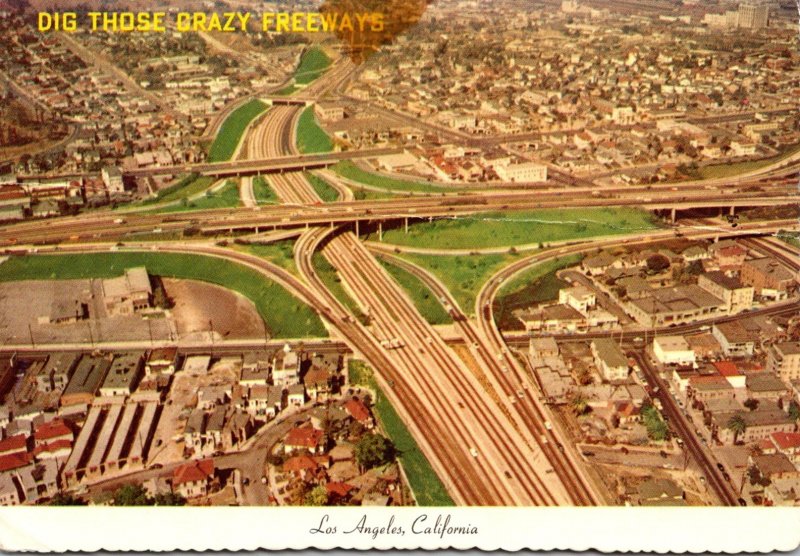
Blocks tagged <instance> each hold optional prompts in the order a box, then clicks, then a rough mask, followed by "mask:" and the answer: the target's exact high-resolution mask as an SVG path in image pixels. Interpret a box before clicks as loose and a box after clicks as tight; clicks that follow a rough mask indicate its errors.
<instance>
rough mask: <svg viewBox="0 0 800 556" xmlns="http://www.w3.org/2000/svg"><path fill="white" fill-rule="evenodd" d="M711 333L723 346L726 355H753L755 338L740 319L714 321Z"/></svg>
mask: <svg viewBox="0 0 800 556" xmlns="http://www.w3.org/2000/svg"><path fill="white" fill-rule="evenodd" d="M711 334H712V335H713V336H714V338H716V340H717V341H718V342H719V345H720V346H722V352H723V353H724V354H725V356H726V357H748V356H751V355H753V350H754V349H755V339H754V338H753V336H752V334H750V332H749V331H748V330H746V329H745V327H744V326H743V325H742V323H741V322H739V321H731V322H722V323H714V325H713V326H712V327H711Z"/></svg>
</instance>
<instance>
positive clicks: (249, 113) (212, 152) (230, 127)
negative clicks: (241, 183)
mask: <svg viewBox="0 0 800 556" xmlns="http://www.w3.org/2000/svg"><path fill="white" fill-rule="evenodd" d="M266 110H267V105H266V104H264V103H263V102H261V101H260V100H258V99H255V98H254V99H252V100H250V101H248V102H246V103H245V104H243V105H241V106H240V107H239V108H237V109H236V110H234V111H233V112H231V113H230V115H229V116H228V117H227V118H225V121H224V122H223V123H222V126H220V128H219V132H218V133H217V136H216V138H215V139H214V142H213V143H212V144H211V148H210V149H209V151H208V161H209V162H224V161H226V160H230V159H231V157H232V156H233V153H235V152H236V147H237V146H239V142H240V141H241V140H242V135H243V134H244V132H245V130H246V129H247V126H248V125H249V124H250V122H252V121H253V120H254V119H255V118H257V117H258V116H260V115H261V114H262V113H263V112H264V111H266Z"/></svg>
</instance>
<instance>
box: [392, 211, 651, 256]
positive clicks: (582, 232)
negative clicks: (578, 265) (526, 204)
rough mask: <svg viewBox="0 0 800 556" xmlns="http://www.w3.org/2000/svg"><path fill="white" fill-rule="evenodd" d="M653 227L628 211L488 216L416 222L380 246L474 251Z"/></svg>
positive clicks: (647, 218)
mask: <svg viewBox="0 0 800 556" xmlns="http://www.w3.org/2000/svg"><path fill="white" fill-rule="evenodd" d="M655 227H656V223H655V221H654V219H653V217H652V216H651V215H650V213H648V212H647V211H644V210H639V209H631V208H600V209H552V210H533V211H525V212H511V213H501V212H490V213H482V214H475V215H470V216H460V217H458V218H455V219H453V218H445V219H439V220H434V221H432V222H428V221H427V220H426V221H417V222H416V223H415V224H413V225H412V226H410V228H409V231H408V233H407V234H406V233H405V232H404V231H403V229H402V228H398V229H393V230H387V231H384V233H383V241H384V242H386V243H390V244H395V245H407V246H410V247H428V248H438V249H470V248H475V249H478V248H487V247H506V246H513V245H525V244H531V243H549V242H552V241H559V240H568V239H578V238H586V237H592V236H600V235H611V234H625V233H633V232H637V231H643V230H650V229H653V228H655Z"/></svg>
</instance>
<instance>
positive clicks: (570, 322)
mask: <svg viewBox="0 0 800 556" xmlns="http://www.w3.org/2000/svg"><path fill="white" fill-rule="evenodd" d="M519 318H520V320H521V321H522V322H523V323H524V325H525V329H526V330H527V331H529V332H564V331H566V332H577V331H579V330H585V329H586V327H587V323H586V317H585V316H584V315H582V314H581V313H579V312H578V311H576V310H575V309H573V308H572V307H570V306H569V305H563V304H558V305H549V306H547V307H543V308H542V309H540V310H536V311H523V312H521V313H520V315H519Z"/></svg>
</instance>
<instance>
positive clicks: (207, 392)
mask: <svg viewBox="0 0 800 556" xmlns="http://www.w3.org/2000/svg"><path fill="white" fill-rule="evenodd" d="M227 401H228V390H227V389H226V388H225V386H205V387H203V388H200V389H199V390H198V391H197V408H198V409H203V410H206V411H207V410H210V409H214V408H215V407H217V406H218V405H223V404H225V403H226V402H227Z"/></svg>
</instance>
